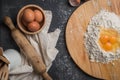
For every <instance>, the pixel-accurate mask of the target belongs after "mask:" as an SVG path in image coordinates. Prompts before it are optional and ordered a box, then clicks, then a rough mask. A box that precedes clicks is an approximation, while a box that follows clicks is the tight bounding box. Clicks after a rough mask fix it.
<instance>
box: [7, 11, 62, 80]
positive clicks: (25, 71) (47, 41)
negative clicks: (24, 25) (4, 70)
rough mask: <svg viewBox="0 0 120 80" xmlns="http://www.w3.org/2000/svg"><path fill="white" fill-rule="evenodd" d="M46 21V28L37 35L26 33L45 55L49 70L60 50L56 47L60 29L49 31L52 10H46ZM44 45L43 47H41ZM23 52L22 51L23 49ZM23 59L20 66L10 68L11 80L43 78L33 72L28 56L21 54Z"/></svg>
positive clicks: (37, 48) (36, 47) (37, 79)
mask: <svg viewBox="0 0 120 80" xmlns="http://www.w3.org/2000/svg"><path fill="white" fill-rule="evenodd" d="M45 16H46V23H45V25H44V26H45V28H44V29H43V30H42V31H41V32H40V33H38V34H35V35H26V37H27V39H28V40H29V41H30V43H31V44H32V45H33V47H34V48H35V49H36V50H37V52H38V53H39V55H40V56H42V57H43V61H44V62H45V64H46V67H47V71H48V70H49V68H50V67H51V65H52V61H53V60H54V59H55V57H56V55H57V53H58V50H57V49H56V48H55V46H56V43H57V40H58V37H59V34H60V32H61V31H60V29H56V30H55V31H54V32H50V33H48V29H49V27H50V23H51V21H52V12H51V11H48V10H46V11H45ZM40 45H42V47H40ZM40 52H41V53H43V54H40ZM21 53H22V51H21ZM21 57H22V61H21V65H20V66H19V67H16V68H14V69H12V70H10V73H9V79H10V80H42V77H41V76H40V75H38V74H36V73H34V72H33V68H32V66H31V65H30V63H29V61H27V59H26V57H25V56H24V55H22V54H21Z"/></svg>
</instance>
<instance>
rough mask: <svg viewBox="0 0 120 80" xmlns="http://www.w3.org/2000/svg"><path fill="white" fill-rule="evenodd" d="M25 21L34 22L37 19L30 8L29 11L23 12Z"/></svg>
mask: <svg viewBox="0 0 120 80" xmlns="http://www.w3.org/2000/svg"><path fill="white" fill-rule="evenodd" d="M23 19H24V20H25V21H26V22H32V21H33V20H34V19H35V16H34V12H33V11H32V9H29V8H28V9H25V10H24V12H23Z"/></svg>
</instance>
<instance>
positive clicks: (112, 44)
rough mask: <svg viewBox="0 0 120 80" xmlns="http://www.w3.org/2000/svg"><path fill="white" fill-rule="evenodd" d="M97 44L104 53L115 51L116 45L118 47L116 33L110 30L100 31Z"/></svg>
mask: <svg viewBox="0 0 120 80" xmlns="http://www.w3.org/2000/svg"><path fill="white" fill-rule="evenodd" d="M99 43H100V46H101V47H102V48H103V49H104V50H105V51H113V50H116V45H119V42H118V33H117V31H115V30H111V29H105V30H102V31H101V33H100V38H99Z"/></svg>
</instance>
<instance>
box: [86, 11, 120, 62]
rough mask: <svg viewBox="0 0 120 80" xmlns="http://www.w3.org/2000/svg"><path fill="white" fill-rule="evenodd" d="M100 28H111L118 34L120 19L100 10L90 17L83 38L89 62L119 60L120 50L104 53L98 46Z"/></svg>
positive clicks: (113, 14)
mask: <svg viewBox="0 0 120 80" xmlns="http://www.w3.org/2000/svg"><path fill="white" fill-rule="evenodd" d="M100 26H103V27H104V28H113V29H115V30H116V31H118V32H119V33H120V18H119V16H117V15H116V14H115V13H112V12H108V11H106V10H101V11H100V12H99V13H98V14H96V15H95V16H93V17H92V19H91V21H90V23H89V25H88V28H87V31H86V33H85V36H84V37H85V38H84V40H85V43H84V44H85V47H86V50H87V53H88V54H89V57H90V60H91V61H95V62H102V63H108V62H111V61H112V60H117V59H118V58H120V49H117V51H116V52H115V53H113V52H106V51H105V50H103V49H102V48H101V47H100V46H99V43H98V39H99V37H100V36H99V34H100Z"/></svg>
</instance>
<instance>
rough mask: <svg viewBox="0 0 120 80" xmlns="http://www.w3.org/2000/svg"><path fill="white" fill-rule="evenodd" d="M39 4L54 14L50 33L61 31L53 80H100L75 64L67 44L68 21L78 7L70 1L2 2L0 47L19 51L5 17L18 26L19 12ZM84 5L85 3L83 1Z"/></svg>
mask: <svg viewBox="0 0 120 80" xmlns="http://www.w3.org/2000/svg"><path fill="white" fill-rule="evenodd" d="M30 3H32V4H37V5H40V6H41V7H43V9H45V10H51V11H52V12H53V19H52V23H51V26H50V29H49V32H51V31H54V30H55V29H56V28H59V29H61V33H60V37H59V40H58V43H57V46H56V48H57V49H58V50H59V53H58V55H57V57H56V59H55V61H54V62H53V65H52V67H51V68H50V70H49V74H50V75H51V76H52V78H53V80H99V79H96V78H94V77H92V76H89V75H87V74H86V73H84V72H83V71H82V70H81V69H80V68H78V66H77V65H76V64H75V63H74V62H73V60H72V58H71V57H70V55H69V53H68V50H67V47H66V43H65V29H66V24H67V21H68V19H69V17H70V15H71V14H72V12H73V11H74V10H75V9H76V8H77V7H71V6H70V5H69V4H68V0H0V46H1V47H3V49H4V50H6V49H9V48H13V49H17V50H19V48H18V47H17V45H16V44H15V42H14V41H13V39H12V37H11V35H10V30H9V29H8V28H7V27H5V25H4V24H3V20H2V19H3V17H4V16H5V15H8V16H10V17H11V18H12V19H13V21H14V23H15V25H16V15H17V12H18V10H19V9H20V8H21V7H22V6H24V5H26V4H30ZM82 3H83V1H82Z"/></svg>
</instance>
